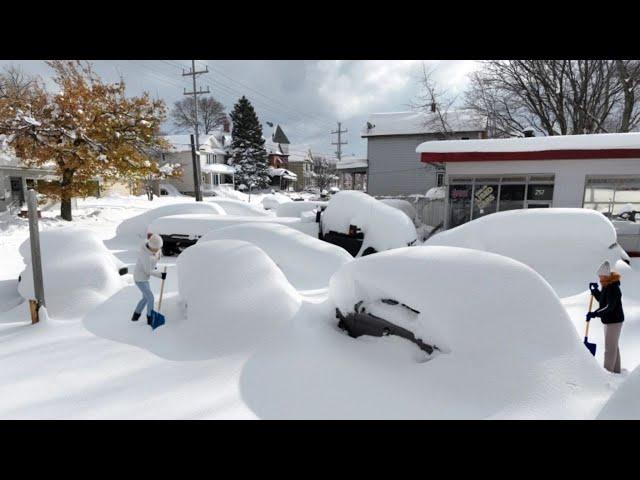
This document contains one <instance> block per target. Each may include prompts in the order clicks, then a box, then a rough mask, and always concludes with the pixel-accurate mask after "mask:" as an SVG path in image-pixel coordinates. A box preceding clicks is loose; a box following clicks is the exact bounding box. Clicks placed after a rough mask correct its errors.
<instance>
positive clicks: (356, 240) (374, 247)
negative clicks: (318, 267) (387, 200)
mask: <svg viewBox="0 0 640 480" xmlns="http://www.w3.org/2000/svg"><path fill="white" fill-rule="evenodd" d="M320 238H321V239H322V240H325V241H327V242H330V243H334V244H336V245H339V246H341V247H342V248H344V249H345V250H346V251H348V252H349V253H350V254H351V255H352V256H354V257H361V256H366V255H369V254H372V253H376V252H381V251H384V250H389V249H392V248H401V247H407V246H411V245H414V244H415V243H416V242H417V239H418V233H417V232H416V228H415V226H414V224H413V221H412V220H411V219H410V218H409V217H408V216H407V215H406V214H405V213H403V212H402V211H400V210H398V209H397V208H394V207H391V206H389V205H386V204H384V203H383V202H381V201H379V200H376V199H375V198H373V197H372V196H370V195H368V194H366V193H364V192H358V191H353V190H352V191H341V192H338V193H336V194H335V195H334V196H333V197H332V198H331V200H330V201H329V204H328V205H327V207H326V208H325V209H324V211H323V212H322V216H321V219H320Z"/></svg>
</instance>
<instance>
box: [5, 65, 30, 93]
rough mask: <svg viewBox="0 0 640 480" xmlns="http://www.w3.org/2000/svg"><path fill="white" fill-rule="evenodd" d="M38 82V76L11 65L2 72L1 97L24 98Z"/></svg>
mask: <svg viewBox="0 0 640 480" xmlns="http://www.w3.org/2000/svg"><path fill="white" fill-rule="evenodd" d="M37 82H38V79H37V78H36V77H32V76H30V75H27V74H25V73H24V72H23V71H22V68H20V67H17V66H15V65H9V66H7V67H5V68H4V69H3V72H2V73H0V98H5V99H14V100H15V99H24V98H27V97H29V96H30V94H31V90H32V89H33V87H34V86H35V85H36V83H37Z"/></svg>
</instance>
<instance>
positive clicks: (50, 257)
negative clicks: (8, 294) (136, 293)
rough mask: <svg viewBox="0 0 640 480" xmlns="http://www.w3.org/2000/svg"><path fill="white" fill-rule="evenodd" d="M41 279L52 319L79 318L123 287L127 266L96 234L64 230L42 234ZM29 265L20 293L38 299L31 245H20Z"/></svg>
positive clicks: (47, 231) (71, 229)
mask: <svg viewBox="0 0 640 480" xmlns="http://www.w3.org/2000/svg"><path fill="white" fill-rule="evenodd" d="M40 252H41V254H40V255H41V263H42V276H43V284H44V294H45V301H46V305H47V310H48V312H49V314H50V315H52V316H53V317H59V318H60V317H76V316H79V315H81V314H83V313H84V312H86V311H88V310H89V309H90V308H92V307H93V306H95V305H96V304H97V303H100V302H101V301H104V300H105V299H106V298H108V297H109V296H110V295H112V294H113V293H115V292H116V291H117V290H119V289H120V288H121V287H122V285H123V280H122V278H121V275H124V274H126V273H127V272H128V269H127V267H126V265H125V264H124V263H123V262H121V261H120V260H119V259H118V258H116V257H115V256H114V255H113V254H112V253H111V252H109V250H107V248H106V247H105V246H104V243H103V242H102V240H100V239H99V238H98V237H97V236H96V235H95V234H94V233H93V232H91V231H90V230H87V229H83V228H77V227H63V228H57V229H52V230H45V231H43V232H41V233H40ZM20 254H21V255H22V257H23V261H24V263H25V265H26V267H25V269H24V270H23V271H22V273H21V274H20V276H19V277H18V292H19V293H20V295H21V296H22V297H23V298H24V299H26V300H29V299H33V298H35V294H34V289H33V270H32V269H33V267H32V264H31V244H30V242H29V240H28V239H27V240H26V241H25V242H24V243H22V244H21V245H20Z"/></svg>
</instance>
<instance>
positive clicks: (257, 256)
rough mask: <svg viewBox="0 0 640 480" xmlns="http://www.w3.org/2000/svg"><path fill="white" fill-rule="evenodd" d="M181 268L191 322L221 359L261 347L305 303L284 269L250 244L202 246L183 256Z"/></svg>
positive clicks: (226, 242)
mask: <svg viewBox="0 0 640 480" xmlns="http://www.w3.org/2000/svg"><path fill="white" fill-rule="evenodd" d="M177 268H178V288H179V292H180V297H181V299H182V301H183V302H184V305H185V308H186V317H187V319H186V321H187V322H188V323H189V324H190V329H192V330H193V331H194V332H197V334H198V336H199V337H204V338H207V339H208V340H209V342H210V344H211V348H212V349H213V350H216V351H217V352H218V353H219V354H232V353H238V352H240V351H246V350H247V349H252V348H255V347H257V346H259V345H260V344H261V343H262V342H264V341H266V340H267V339H268V338H269V337H271V336H272V335H273V334H274V333H276V332H277V331H278V329H279V328H281V327H283V326H285V325H286V324H287V323H288V322H289V321H290V319H291V318H292V317H293V315H294V314H295V313H296V312H297V310H298V309H299V307H300V304H301V300H300V298H299V297H298V294H297V292H296V291H295V289H294V288H293V287H292V286H291V284H290V283H289V282H288V281H287V279H286V278H285V276H284V274H283V273H282V272H281V271H280V269H279V268H278V266H277V265H276V264H275V263H274V262H273V261H272V260H271V259H270V258H269V257H268V256H267V254H265V253H264V252H263V251H262V250H261V249H260V248H258V247H256V246H255V245H252V244H250V243H248V242H243V241H238V240H216V241H208V242H204V243H197V244H196V245H194V246H193V247H190V248H188V249H187V250H185V251H184V252H183V253H182V254H181V255H180V256H179V257H178V262H177Z"/></svg>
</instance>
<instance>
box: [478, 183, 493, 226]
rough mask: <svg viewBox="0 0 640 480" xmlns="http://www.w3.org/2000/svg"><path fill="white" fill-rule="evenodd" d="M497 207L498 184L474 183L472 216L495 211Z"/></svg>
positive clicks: (481, 215) (480, 215)
mask: <svg viewBox="0 0 640 480" xmlns="http://www.w3.org/2000/svg"><path fill="white" fill-rule="evenodd" d="M497 208H498V185H487V184H478V183H476V189H475V192H474V194H473V218H479V217H483V216H485V215H489V214H490V213H495V212H496V210H497Z"/></svg>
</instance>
